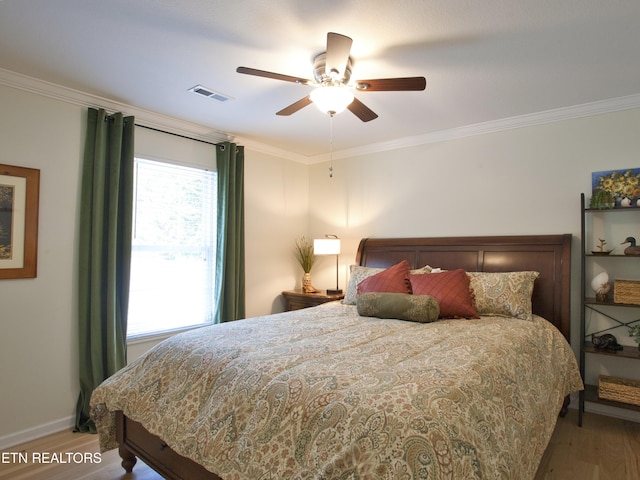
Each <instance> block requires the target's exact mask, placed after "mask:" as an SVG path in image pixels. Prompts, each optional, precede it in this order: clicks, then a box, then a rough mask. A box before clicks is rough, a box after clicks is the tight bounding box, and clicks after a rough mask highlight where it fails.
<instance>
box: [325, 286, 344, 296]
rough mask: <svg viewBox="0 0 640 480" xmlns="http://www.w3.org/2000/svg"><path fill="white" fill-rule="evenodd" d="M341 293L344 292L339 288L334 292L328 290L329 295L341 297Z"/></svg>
mask: <svg viewBox="0 0 640 480" xmlns="http://www.w3.org/2000/svg"><path fill="white" fill-rule="evenodd" d="M341 293H342V290H341V289H339V288H336V289H333V290H330V289H327V295H339V294H341Z"/></svg>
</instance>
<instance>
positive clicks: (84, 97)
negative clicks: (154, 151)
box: [0, 68, 234, 143]
mask: <svg viewBox="0 0 640 480" xmlns="http://www.w3.org/2000/svg"><path fill="white" fill-rule="evenodd" d="M0 85H5V86H7V87H12V88H16V89H18V90H23V91H25V92H30V93H34V94H36V95H42V96H44V97H48V98H52V99H54V100H59V101H62V102H66V103H70V104H72V105H78V106H81V107H86V108H89V107H90V108H104V109H105V110H110V111H118V112H122V113H123V114H126V115H133V116H134V117H135V119H136V123H139V124H141V125H145V126H148V127H153V128H157V129H160V130H165V131H168V132H171V133H177V134H179V135H185V136H190V137H193V138H196V139H198V140H205V141H208V142H212V143H217V142H224V141H229V142H231V141H234V136H233V135H229V134H227V133H224V132H218V131H215V130H211V128H208V127H205V126H203V125H199V124H196V123H192V122H187V121H184V120H180V119H177V118H175V117H171V116H168V115H163V114H161V113H157V112H153V111H151V110H147V109H144V108H139V107H134V106H132V105H127V104H124V103H121V102H118V101H115V100H111V99H108V98H104V97H100V96H98V95H92V94H89V93H85V92H81V91H79V90H75V89H72V88H68V87H64V86H62V85H58V84H55V83H51V82H47V81H45V80H40V79H38V78H34V77H30V76H28V75H23V74H21V73H17V72H13V71H11V70H6V69H3V68H0Z"/></svg>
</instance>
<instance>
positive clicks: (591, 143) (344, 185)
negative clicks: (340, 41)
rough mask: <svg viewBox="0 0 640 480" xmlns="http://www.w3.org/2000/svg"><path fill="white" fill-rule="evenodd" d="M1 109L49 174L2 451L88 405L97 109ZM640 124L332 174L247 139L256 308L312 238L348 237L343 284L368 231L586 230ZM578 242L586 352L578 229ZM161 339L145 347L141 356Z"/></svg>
mask: <svg viewBox="0 0 640 480" xmlns="http://www.w3.org/2000/svg"><path fill="white" fill-rule="evenodd" d="M0 105H2V112H3V115H1V116H0V145H1V148H0V163H6V164H9V165H19V166H25V167H33V168H39V169H40V170H41V188H40V231H39V249H38V254H39V258H38V261H39V266H38V277H37V278H35V279H24V280H1V281H0V447H1V446H9V445H11V444H13V443H18V441H22V440H24V439H27V438H29V436H30V435H35V434H42V433H46V432H47V431H55V430H59V429H60V428H65V427H67V426H69V425H70V424H71V418H72V416H73V414H74V409H75V403H76V398H77V392H78V388H77V370H78V369H77V366H76V358H77V347H76V341H77V340H76V336H77V330H76V326H75V322H76V306H75V305H76V293H75V284H76V274H75V271H76V268H77V262H76V255H75V252H76V250H77V248H76V247H77V225H76V221H77V218H78V198H79V177H80V164H81V158H82V151H83V142H84V129H85V117H86V108H84V107H80V106H78V105H75V104H70V103H66V102H64V101H60V100H54V99H51V98H48V97H44V96H40V95H37V94H33V93H27V92H24V91H22V90H17V89H14V88H10V87H5V86H1V85H0ZM638 125H640V110H637V109H636V110H627V111H623V112H618V113H612V114H606V115H599V116H593V117H588V118H581V119H576V120H568V121H563V122H556V123H552V124H546V125H539V126H534V127H527V128H520V129H514V130H508V131H503V132H498V133H493V134H487V135H482V136H475V137H468V138H463V139H459V140H452V141H447V142H440V143H434V144H429V145H424V146H419V147H411V148H406V149H398V150H395V151H389V152H383V153H377V154H372V155H366V156H362V157H356V158H351V159H345V160H336V161H334V167H335V175H334V178H332V179H330V178H328V174H327V165H326V164H322V165H314V166H311V167H309V166H305V165H300V164H297V163H294V162H291V161H289V160H284V159H281V158H277V157H275V156H272V155H267V154H265V153H260V152H257V151H251V150H249V149H247V150H246V160H245V162H246V163H245V166H246V168H245V182H246V184H245V190H246V194H245V202H246V205H245V206H246V211H245V214H246V232H245V233H246V248H247V252H246V253H247V255H246V277H247V315H248V316H257V315H263V314H269V313H272V312H276V311H281V310H282V309H283V305H282V302H281V300H280V299H279V293H280V291H281V290H284V289H290V288H294V287H296V286H299V285H300V276H301V273H302V272H301V271H300V268H299V267H298V266H297V264H296V263H295V260H294V259H293V255H292V247H293V242H294V240H295V238H296V237H297V236H299V235H302V234H305V235H309V236H310V237H312V238H313V237H318V236H321V235H323V234H325V233H336V234H338V235H339V236H340V237H341V238H343V240H344V241H343V254H342V255H341V256H340V268H341V286H342V287H343V288H344V287H345V286H346V278H347V274H346V267H347V265H348V264H350V263H352V262H353V261H354V258H355V251H356V248H357V245H358V242H359V240H360V239H361V238H362V237H367V236H442V235H484V234H487V235H501V234H532V233H565V232H566V233H572V234H574V235H576V236H577V235H578V233H579V228H580V227H579V225H580V223H579V222H580V215H579V203H578V197H579V193H580V192H588V191H589V189H590V178H591V177H590V174H591V172H593V171H599V170H608V169H615V168H628V167H637V166H639V165H638V163H637V152H639V151H640V135H639V132H638ZM363 128H365V127H363ZM634 228H637V227H634ZM638 237H640V232H638ZM573 246H574V262H573V274H574V277H573V278H574V288H573V291H574V302H573V312H572V318H573V322H572V327H573V334H574V335H573V337H574V342H573V344H574V348H575V345H577V333H578V324H577V318H578V315H579V310H578V303H577V302H578V292H577V287H576V285H577V282H578V278H579V277H578V275H579V272H578V270H577V268H578V251H579V243H578V239H577V238H576V239H575V240H574V245H573ZM334 268H335V264H334V263H333V261H332V260H331V261H330V260H328V259H323V261H321V262H320V264H319V265H318V267H317V268H315V269H314V272H313V275H314V285H315V286H317V287H319V288H326V287H327V286H333V284H334V283H335V276H334V275H335V270H334ZM148 347H149V345H148V344H142V345H136V348H135V349H134V350H135V351H134V352H133V353H132V351H130V358H132V357H134V356H137V355H138V354H139V353H141V352H142V351H144V350H146V349H147V348H148ZM603 368H604V369H605V370H606V368H607V367H606V366H605V367H603ZM603 373H606V371H604V372H603ZM630 376H631V375H630Z"/></svg>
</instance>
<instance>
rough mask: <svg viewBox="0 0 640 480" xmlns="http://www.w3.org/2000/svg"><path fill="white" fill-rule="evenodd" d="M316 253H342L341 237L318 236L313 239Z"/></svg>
mask: <svg viewBox="0 0 640 480" xmlns="http://www.w3.org/2000/svg"><path fill="white" fill-rule="evenodd" d="M313 253H314V254H315V255H340V239H339V238H316V239H314V240H313Z"/></svg>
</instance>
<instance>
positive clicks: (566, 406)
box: [560, 395, 571, 417]
mask: <svg viewBox="0 0 640 480" xmlns="http://www.w3.org/2000/svg"><path fill="white" fill-rule="evenodd" d="M570 402H571V399H570V398H569V395H567V396H566V397H564V402H563V403H562V408H561V409H560V416H561V417H566V416H567V413H569V403H570Z"/></svg>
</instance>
